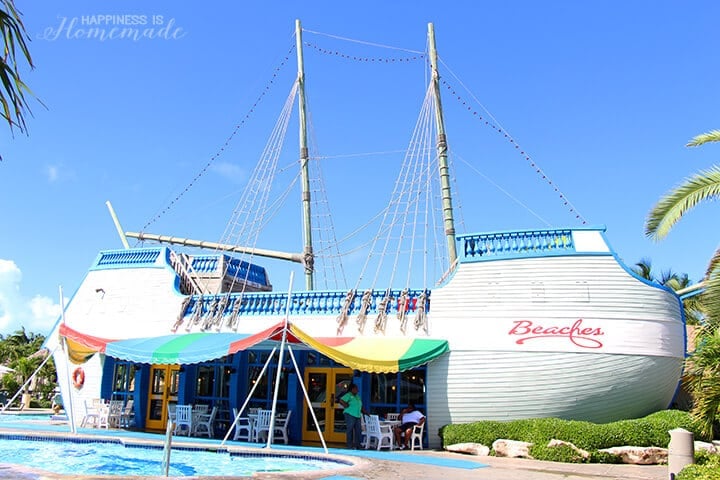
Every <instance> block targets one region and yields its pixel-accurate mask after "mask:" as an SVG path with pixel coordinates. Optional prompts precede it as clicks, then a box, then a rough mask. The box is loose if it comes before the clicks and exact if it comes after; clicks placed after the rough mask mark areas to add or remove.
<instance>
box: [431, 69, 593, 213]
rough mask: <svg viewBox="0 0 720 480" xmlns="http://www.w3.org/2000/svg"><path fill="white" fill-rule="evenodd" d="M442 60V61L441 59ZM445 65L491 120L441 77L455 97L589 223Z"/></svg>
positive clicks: (573, 211)
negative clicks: (509, 145) (515, 151)
mask: <svg viewBox="0 0 720 480" xmlns="http://www.w3.org/2000/svg"><path fill="white" fill-rule="evenodd" d="M441 62H442V61H441ZM442 63H443V66H444V67H446V68H447V71H448V72H450V74H451V75H452V76H453V77H454V78H455V79H456V80H457V81H458V82H460V85H461V86H462V87H463V88H464V89H465V91H466V92H468V94H469V95H470V96H471V97H472V99H473V100H474V101H475V102H476V103H477V104H478V105H480V108H482V110H483V111H484V112H485V113H486V114H487V116H488V117H489V120H486V119H485V118H484V117H483V115H482V114H480V113H478V112H477V111H476V110H473V108H472V107H471V106H470V105H468V103H467V102H466V101H465V100H464V99H463V98H462V96H461V95H459V94H458V93H457V91H456V90H455V88H454V87H453V86H452V85H450V84H449V83H448V82H446V81H445V80H443V79H441V80H440V82H441V83H442V84H443V85H444V86H445V87H446V88H447V90H449V91H450V93H451V94H452V95H453V96H454V97H455V99H456V100H457V101H458V102H459V103H460V104H462V105H463V106H464V107H466V110H467V111H468V112H472V115H473V116H474V117H476V118H477V119H478V120H480V121H483V122H484V124H485V125H487V126H488V127H490V128H492V129H493V130H495V131H496V132H497V133H499V134H501V135H503V137H504V138H505V139H506V140H507V141H508V142H509V143H511V144H512V145H513V146H514V148H515V149H516V150H517V151H518V152H519V153H520V155H522V156H523V158H524V159H525V160H526V161H527V162H528V164H529V166H530V167H532V168H533V169H534V170H535V173H537V174H538V175H539V176H540V177H542V179H543V180H545V182H546V183H547V184H548V185H550V186H551V187H552V188H553V190H554V191H555V193H557V194H558V195H559V196H560V199H561V200H562V201H563V205H564V206H565V207H567V208H568V210H569V211H570V213H571V214H574V215H575V218H576V219H577V220H580V221H581V222H582V224H583V225H585V224H587V221H586V220H585V218H583V216H582V215H581V214H580V212H578V210H577V209H576V208H575V206H574V205H573V204H572V203H571V202H570V200H569V199H568V198H567V197H566V196H565V194H564V193H563V192H562V191H560V188H559V187H558V186H557V184H556V183H554V182H553V181H552V180H551V179H550V177H549V176H548V175H547V174H546V173H545V172H544V171H543V170H542V168H540V165H538V164H537V163H536V162H535V161H534V160H533V159H532V158H531V157H530V154H528V153H526V152H525V151H524V150H522V149H521V147H520V144H518V143H517V142H516V141H515V139H514V138H513V137H512V136H511V135H510V134H509V133H507V130H505V129H503V128H502V127H501V126H500V124H499V122H498V121H497V120H496V119H495V118H494V117H493V116H492V114H490V112H489V111H488V110H487V109H486V108H485V107H484V106H483V104H482V103H481V102H480V101H479V100H478V99H477V98H476V97H475V95H473V93H472V92H471V91H470V90H469V89H468V88H467V87H465V85H464V84H463V83H462V81H461V80H460V79H459V78H458V77H457V76H456V75H455V74H454V73H453V71H452V70H451V69H450V68H449V67H448V66H447V64H445V62H442Z"/></svg>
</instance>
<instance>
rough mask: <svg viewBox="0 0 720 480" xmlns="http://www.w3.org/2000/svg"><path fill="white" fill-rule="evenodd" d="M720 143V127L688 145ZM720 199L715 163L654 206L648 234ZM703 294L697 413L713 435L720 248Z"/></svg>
mask: <svg viewBox="0 0 720 480" xmlns="http://www.w3.org/2000/svg"><path fill="white" fill-rule="evenodd" d="M713 142H720V130H712V131H710V132H707V133H703V134H701V135H698V136H696V137H694V138H693V139H692V140H690V142H688V144H687V146H688V147H697V146H700V145H704V144H706V143H713ZM718 198H720V166H719V165H714V166H713V167H711V168H710V169H708V170H703V171H700V172H698V173H696V174H695V175H693V176H692V177H690V178H688V179H686V180H685V181H684V182H682V183H681V184H680V185H678V186H677V187H675V188H674V189H673V190H671V191H670V192H668V193H667V194H666V195H665V196H664V197H662V198H661V199H660V201H659V202H658V203H657V205H655V207H653V209H652V210H651V211H650V213H649V214H648V219H647V222H646V224H645V234H646V235H647V236H649V237H651V238H653V239H655V240H661V239H663V238H665V237H666V236H667V235H668V233H669V232H670V230H671V229H672V228H673V227H674V226H675V224H677V222H678V221H680V219H681V218H682V217H683V215H685V213H687V212H688V211H689V210H691V209H692V208H693V207H695V206H696V205H698V204H699V203H702V202H706V201H710V200H717V199H718ZM704 283H705V293H704V294H703V296H704V298H703V309H704V314H705V318H704V324H703V329H702V331H701V337H700V340H699V345H698V348H697V349H696V351H695V354H694V355H693V356H692V357H691V367H690V374H691V376H692V378H691V380H690V381H691V385H692V386H693V397H694V399H695V405H694V406H693V415H695V417H696V418H697V419H698V420H699V421H701V422H702V424H703V429H704V433H705V434H707V435H711V434H712V429H713V425H714V424H715V419H716V418H718V415H719V414H720V338H718V326H719V325H720V249H718V250H716V251H715V253H714V254H713V257H712V258H711V259H710V262H709V263H708V267H707V269H706V273H705V279H704Z"/></svg>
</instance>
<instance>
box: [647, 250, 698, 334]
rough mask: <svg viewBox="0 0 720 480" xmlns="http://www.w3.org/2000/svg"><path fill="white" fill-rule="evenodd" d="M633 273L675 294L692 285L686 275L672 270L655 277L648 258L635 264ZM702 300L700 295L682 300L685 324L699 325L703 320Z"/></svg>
mask: <svg viewBox="0 0 720 480" xmlns="http://www.w3.org/2000/svg"><path fill="white" fill-rule="evenodd" d="M633 271H634V272H635V273H636V274H637V275H638V276H640V277H642V278H644V279H645V280H649V281H651V282H657V283H659V284H660V285H664V286H666V287H668V288H670V289H672V290H673V291H675V292H677V291H680V290H683V289H685V288H687V287H689V286H691V285H692V281H691V280H690V277H689V276H688V274H687V273H675V272H673V271H672V270H665V271H663V272H661V274H660V277H657V276H656V275H655V272H653V269H652V261H651V260H650V259H649V258H643V259H641V260H640V261H639V262H637V263H636V264H635V266H634V267H633ZM703 300H704V295H702V294H700V295H694V296H691V297H688V298H685V299H683V309H684V311H685V322H686V323H687V324H688V325H700V324H701V323H702V322H703V320H704V319H705V314H704V311H703Z"/></svg>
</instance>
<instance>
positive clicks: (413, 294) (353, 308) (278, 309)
mask: <svg viewBox="0 0 720 480" xmlns="http://www.w3.org/2000/svg"><path fill="white" fill-rule="evenodd" d="M422 292H423V290H421V289H413V290H408V294H407V299H408V301H407V304H406V305H407V306H406V311H407V312H414V311H416V310H417V307H418V299H419V298H420V295H421V294H422ZM347 293H348V292H347V291H343V290H330V291H328V290H324V291H310V292H306V291H304V292H297V293H292V303H291V304H290V315H338V314H340V312H341V311H342V309H343V307H344V306H345V302H346V296H347ZM363 293H364V291H362V290H358V291H356V295H355V298H354V299H353V301H352V303H351V304H350V306H349V308H348V312H347V313H348V315H356V314H358V313H359V312H360V309H361V306H362V296H363ZM401 293H402V292H401V290H390V301H389V302H387V303H386V311H387V313H388V315H390V314H397V312H398V308H399V304H400V295H401ZM386 294H387V290H373V291H372V294H371V299H370V305H369V308H368V310H367V314H368V315H372V314H375V315H376V314H377V313H378V307H379V305H380V304H381V302H382V301H383V299H385V297H386ZM224 296H228V300H227V304H226V307H225V309H224V311H223V315H230V314H231V313H232V312H233V311H235V310H236V308H238V310H237V313H238V314H239V315H284V314H285V310H286V305H287V298H288V296H287V293H280V292H252V293H230V294H219V295H193V296H192V300H191V301H190V303H189V305H188V306H187V309H186V310H185V316H186V317H187V316H191V315H197V312H195V309H196V304H197V302H198V300H199V298H200V297H202V299H203V302H202V312H201V313H202V315H205V314H206V313H209V311H210V308H211V306H212V305H213V301H215V300H217V302H218V303H221V302H222V297H224ZM237 302H240V304H239V306H237V305H236V303H237ZM429 309H430V291H429V290H428V291H426V292H425V311H426V312H427V311H429Z"/></svg>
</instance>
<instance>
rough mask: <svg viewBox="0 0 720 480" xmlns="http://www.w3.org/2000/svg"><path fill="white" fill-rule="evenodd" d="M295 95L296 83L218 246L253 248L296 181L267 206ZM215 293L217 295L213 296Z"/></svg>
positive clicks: (247, 274)
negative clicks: (222, 244) (232, 245)
mask: <svg viewBox="0 0 720 480" xmlns="http://www.w3.org/2000/svg"><path fill="white" fill-rule="evenodd" d="M297 91H298V82H297V81H295V82H294V83H293V88H292V89H291V90H290V93H289V95H288V97H287V99H286V101H285V105H284V107H283V109H282V111H281V113H280V115H279V117H278V121H277V122H276V124H275V127H274V129H273V131H272V133H271V135H270V138H269V139H268V142H267V143H266V146H265V148H264V150H263V152H262V155H261V161H260V162H258V164H257V165H256V167H255V169H254V170H253V172H252V174H251V176H250V179H249V181H248V185H249V188H246V189H245V191H244V192H243V195H242V197H241V198H240V200H239V201H238V204H237V206H236V208H235V211H234V212H233V214H232V217H231V219H230V222H229V223H228V225H227V227H226V229H225V232H224V233H223V236H222V239H223V240H224V241H221V242H220V243H227V244H234V245H245V246H250V247H253V248H254V247H256V246H257V243H258V240H259V236H260V231H261V230H262V228H263V226H264V225H265V224H267V222H269V221H270V220H271V219H272V218H273V217H274V216H275V215H276V214H277V211H278V209H279V208H280V206H282V204H283V203H284V201H285V199H286V198H287V196H288V194H289V192H290V190H292V187H293V185H294V184H295V182H296V181H297V176H295V179H294V180H293V181H292V182H290V185H289V186H288V187H287V188H286V189H285V192H284V193H283V194H282V195H281V196H280V198H278V199H276V200H275V201H274V202H273V203H271V204H270V205H268V199H269V196H270V190H271V188H270V187H271V186H272V184H273V181H274V180H275V178H276V176H277V163H278V160H279V157H280V152H281V150H282V148H281V147H282V145H283V143H284V140H285V137H286V134H287V128H288V124H289V119H290V115H291V111H292V105H293V103H294V101H295V98H296V95H297ZM248 217H251V218H248ZM241 218H244V221H241ZM242 259H247V261H248V262H250V263H251V262H252V260H253V259H254V254H243V255H242V256H241V260H242ZM229 267H230V265H227V266H226V268H229ZM225 273H226V272H223V275H224V274H225ZM249 275H250V269H249V268H248V269H246V271H245V278H243V279H242V280H243V288H242V293H244V292H245V289H246V286H247V280H248V278H249ZM237 280H238V278H237V277H235V276H234V277H233V280H232V284H231V289H232V287H234V285H235V284H236V282H237ZM219 288H220V285H219V286H218V289H219ZM219 293H220V292H219V291H218V292H217V294H219Z"/></svg>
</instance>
